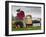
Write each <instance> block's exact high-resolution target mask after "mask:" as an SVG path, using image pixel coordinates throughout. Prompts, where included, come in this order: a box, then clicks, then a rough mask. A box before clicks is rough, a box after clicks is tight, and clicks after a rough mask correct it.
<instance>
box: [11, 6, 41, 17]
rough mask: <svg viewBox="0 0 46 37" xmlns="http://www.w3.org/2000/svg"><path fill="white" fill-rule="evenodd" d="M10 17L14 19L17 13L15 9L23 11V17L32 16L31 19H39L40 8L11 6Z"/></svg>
mask: <svg viewBox="0 0 46 37" xmlns="http://www.w3.org/2000/svg"><path fill="white" fill-rule="evenodd" d="M11 8H12V9H11V12H12V15H13V16H14V17H15V16H16V14H17V12H16V10H17V9H21V10H23V11H24V13H25V15H32V17H35V18H40V17H41V7H35V6H15V5H12V7H11Z"/></svg>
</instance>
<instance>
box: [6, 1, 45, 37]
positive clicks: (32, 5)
mask: <svg viewBox="0 0 46 37" xmlns="http://www.w3.org/2000/svg"><path fill="white" fill-rule="evenodd" d="M16 11H17V12H21V11H22V12H24V14H25V15H24V14H22V15H21V13H20V14H18V16H17V17H19V18H21V16H24V19H25V20H26V22H25V20H24V23H25V25H26V26H25V25H24V26H23V23H22V22H23V20H21V19H23V18H21V19H19V23H18V22H17V20H18V18H17V19H16V15H17V14H16ZM30 13H31V15H30ZM14 18H15V19H14ZM29 18H30V20H29ZM38 19H39V20H40V21H39V20H38ZM20 20H21V21H22V22H21V23H20ZM14 21H15V23H16V25H15V24H13V23H14ZM27 21H29V22H27ZM18 24H19V25H18ZM30 24H31V25H30ZM37 24H38V25H37ZM30 26H31V28H30ZM34 26H35V27H34ZM34 34H45V3H38V2H22V1H5V35H6V36H18V35H34Z"/></svg>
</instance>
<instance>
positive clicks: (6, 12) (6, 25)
mask: <svg viewBox="0 0 46 37" xmlns="http://www.w3.org/2000/svg"><path fill="white" fill-rule="evenodd" d="M9 3H28V4H42V5H43V6H44V17H43V18H44V19H43V20H44V22H43V23H44V32H43V33H28V34H12V35H9V27H8V21H9V19H8V18H9ZM32 34H33V35H34V34H45V3H37V2H22V1H5V36H18V35H32Z"/></svg>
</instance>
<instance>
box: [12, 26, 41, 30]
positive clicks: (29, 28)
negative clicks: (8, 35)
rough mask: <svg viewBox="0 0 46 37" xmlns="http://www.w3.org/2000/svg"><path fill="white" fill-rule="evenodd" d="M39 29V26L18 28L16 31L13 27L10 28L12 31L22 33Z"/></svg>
mask: <svg viewBox="0 0 46 37" xmlns="http://www.w3.org/2000/svg"><path fill="white" fill-rule="evenodd" d="M40 29H41V27H40V26H31V27H28V28H25V27H23V28H18V29H16V28H15V27H12V31H22V30H40Z"/></svg>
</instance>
